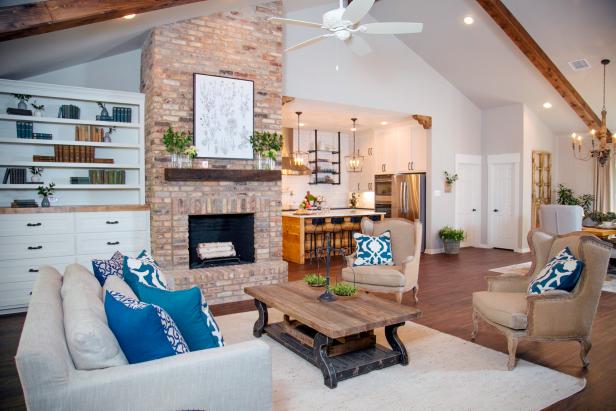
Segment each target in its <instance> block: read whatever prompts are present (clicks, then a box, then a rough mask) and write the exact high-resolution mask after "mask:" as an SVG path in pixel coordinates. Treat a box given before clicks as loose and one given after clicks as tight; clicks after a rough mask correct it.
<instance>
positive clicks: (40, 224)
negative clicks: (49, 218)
mask: <svg viewBox="0 0 616 411" xmlns="http://www.w3.org/2000/svg"><path fill="white" fill-rule="evenodd" d="M42 225H43V223H28V224H26V226H27V227H40V226H42Z"/></svg>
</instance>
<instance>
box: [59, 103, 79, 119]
mask: <svg viewBox="0 0 616 411" xmlns="http://www.w3.org/2000/svg"><path fill="white" fill-rule="evenodd" d="M80 111H81V110H80V109H79V107H77V106H74V105H72V104H64V105H62V106H60V110H59V111H58V118H69V119H73V120H78V119H79V115H80Z"/></svg>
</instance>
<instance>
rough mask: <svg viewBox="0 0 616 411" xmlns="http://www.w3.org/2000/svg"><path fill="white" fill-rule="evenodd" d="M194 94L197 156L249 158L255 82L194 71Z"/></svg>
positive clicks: (252, 130)
mask: <svg viewBox="0 0 616 411" xmlns="http://www.w3.org/2000/svg"><path fill="white" fill-rule="evenodd" d="M193 96H194V101H193V114H194V129H193V130H194V144H195V147H196V148H197V157H202V158H225V159H242V160H251V159H252V158H253V151H252V145H251V144H250V136H251V135H252V134H253V132H254V83H253V82H252V81H251V80H243V79H236V78H229V77H220V76H211V75H207V74H198V73H195V74H194V90H193Z"/></svg>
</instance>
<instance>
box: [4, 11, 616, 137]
mask: <svg viewBox="0 0 616 411" xmlns="http://www.w3.org/2000/svg"><path fill="white" fill-rule="evenodd" d="M503 1H504V3H505V4H506V6H507V7H508V8H509V9H510V11H511V12H512V13H513V14H514V15H515V17H516V18H517V19H518V20H519V21H520V22H521V23H522V24H523V25H524V27H525V28H526V29H527V31H528V32H529V33H530V34H531V35H532V36H533V37H534V38H535V40H536V41H537V42H538V43H539V45H540V46H541V47H542V48H543V49H544V51H545V52H546V53H547V54H548V55H549V56H550V57H551V59H552V60H553V61H554V63H555V64H556V65H557V67H558V68H559V69H560V70H561V71H562V72H563V74H564V75H565V76H566V77H567V79H568V80H569V81H570V82H571V83H572V84H573V85H574V86H575V87H576V88H577V90H578V91H579V92H580V94H581V95H582V96H583V97H584V99H585V100H586V101H587V102H588V103H589V104H590V106H591V107H592V108H593V110H594V111H595V112H597V113H598V112H599V111H600V110H601V106H602V101H601V80H602V72H601V67H600V66H601V65H600V64H599V61H600V60H601V58H603V57H607V58H611V59H612V61H613V63H612V64H611V65H610V66H609V70H608V100H607V107H608V110H609V109H611V111H610V115H608V126H609V127H610V128H611V129H616V41H614V39H616V1H614V0H584V1H582V0H541V1H536V0H503ZM259 2H262V0H261V1H260V0H225V1H221V0H209V1H207V2H200V3H195V4H191V5H187V6H179V7H174V8H171V9H166V10H162V11H156V12H150V13H144V14H141V15H139V16H138V17H137V18H135V19H133V20H130V21H128V20H123V19H116V20H112V21H108V22H103V23H97V24H92V25H88V26H83V27H79V28H74V29H69V30H63V31H59V32H55V33H49V34H44V35H39V36H34V37H30V38H24V39H19V40H13V41H8V42H3V43H0V59H1V60H0V61H2V64H0V77H3V78H15V79H19V78H26V77H29V76H32V75H36V74H40V73H44V72H48V71H52V70H57V69H60V68H63V67H67V66H71V65H75V64H80V63H84V62H87V61H92V60H95V59H98V58H101V57H105V56H109V55H114V54H118V53H121V52H125V51H129V50H134V49H138V48H140V47H141V44H142V42H143V39H144V36H145V34H146V33H147V30H149V29H150V28H151V27H155V26H157V25H160V24H165V23H169V22H173V21H178V20H183V19H186V18H190V17H194V16H198V15H206V14H211V13H214V12H217V11H220V10H227V9H231V8H237V7H241V6H243V5H248V4H256V3H259ZM324 3H331V4H332V8H335V7H336V5H337V1H335V0H285V7H286V8H287V9H290V10H298V9H301V8H306V7H311V6H314V5H317V4H324ZM371 15H372V17H373V18H374V19H376V20H378V21H401V20H402V21H405V20H406V21H419V22H423V23H424V32H423V33H422V34H420V35H405V36H399V39H400V40H401V41H403V42H404V43H405V44H406V45H407V46H408V47H409V48H411V49H412V50H413V51H415V52H416V53H417V54H418V55H420V56H421V57H422V58H423V59H424V60H426V62H428V63H429V64H430V65H431V66H432V67H434V68H435V69H436V70H437V71H438V72H440V73H441V74H442V75H443V76H444V77H445V78H446V79H447V80H448V81H449V82H451V83H452V84H453V85H454V86H455V87H457V88H458V89H459V90H460V91H461V92H463V93H464V94H465V95H466V96H467V97H468V98H469V99H471V100H472V101H473V102H474V103H475V104H476V105H477V106H478V107H480V108H491V107H497V106H502V105H506V104H511V103H524V104H526V105H527V106H529V107H530V108H531V109H532V110H533V111H535V112H536V113H537V114H538V115H539V117H540V118H541V119H542V120H543V121H544V122H545V123H546V124H547V125H548V126H549V127H550V128H551V129H552V130H553V131H554V132H556V133H568V132H570V131H572V130H580V131H583V130H584V128H585V126H584V125H583V123H582V122H581V121H580V120H579V118H578V117H577V116H576V115H575V113H573V111H572V110H571V109H570V108H569V107H568V106H567V104H566V103H565V102H564V100H563V99H562V98H561V97H560V96H559V95H558V93H556V91H555V90H554V89H553V88H552V87H551V86H550V84H549V83H548V82H547V81H546V80H545V79H544V78H543V77H542V76H541V75H540V74H539V73H538V72H537V71H536V69H535V68H534V67H533V66H532V65H531V64H530V63H529V62H528V60H527V59H526V57H525V56H524V55H523V54H522V53H521V52H520V51H519V50H518V49H517V47H516V46H515V45H514V44H513V43H512V42H511V40H510V39H509V38H508V37H507V36H506V35H505V34H504V33H503V32H502V30H501V29H500V28H499V27H498V26H497V25H496V24H495V23H494V22H493V21H492V20H491V19H490V18H489V16H488V15H487V14H486V13H485V12H484V11H483V9H481V7H479V6H478V4H477V3H476V2H475V0H438V1H434V0H383V1H379V2H377V3H376V4H375V6H374V8H373V9H372V12H371ZM468 15H470V16H472V17H473V18H474V19H475V23H474V24H473V25H470V26H467V25H465V24H464V23H463V18H464V17H465V16H468ZM363 58H370V56H366V57H363ZM578 58H586V59H587V60H588V61H589V62H590V64H591V66H592V67H591V69H589V70H587V71H580V72H574V71H573V70H572V69H571V68H570V67H569V66H568V64H567V63H568V61H571V60H574V59H578ZM392 64H395V62H392ZM375 75H378V73H375ZM546 101H549V102H551V103H552V105H553V108H552V109H550V110H545V109H543V107H542V104H543V103H544V102H546Z"/></svg>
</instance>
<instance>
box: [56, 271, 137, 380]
mask: <svg viewBox="0 0 616 411" xmlns="http://www.w3.org/2000/svg"><path fill="white" fill-rule="evenodd" d="M80 267H81V268H80ZM90 279H92V280H94V283H92V282H91V281H90ZM93 285H96V286H97V287H98V289H96V288H95V287H93ZM61 294H62V308H63V311H64V333H65V336H66V343H67V345H68V349H69V352H70V353H71V357H72V358H73V363H74V364H75V368H77V369H79V370H94V369H100V368H107V367H113V366H118V365H125V364H128V361H127V360H126V357H125V356H124V353H123V352H122V349H121V348H120V345H119V344H118V341H117V340H116V338H115V336H114V335H113V332H111V329H110V328H109V326H108V325H107V316H106V315H105V308H104V306H103V302H102V300H101V299H100V298H101V294H102V288H101V286H100V285H99V283H98V281H97V280H96V278H95V277H94V275H93V274H92V273H90V272H89V271H88V270H87V269H85V267H82V266H78V265H77V264H72V265H71V266H69V267H67V270H66V271H65V274H64V279H63V285H62V291H61Z"/></svg>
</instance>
